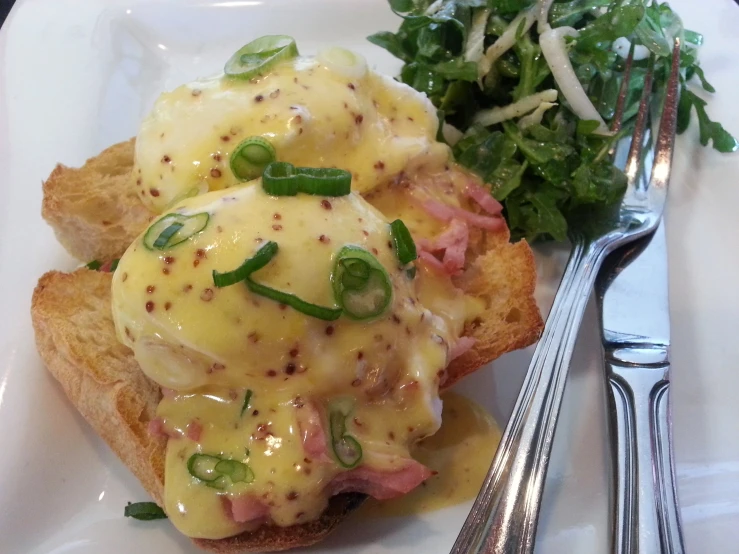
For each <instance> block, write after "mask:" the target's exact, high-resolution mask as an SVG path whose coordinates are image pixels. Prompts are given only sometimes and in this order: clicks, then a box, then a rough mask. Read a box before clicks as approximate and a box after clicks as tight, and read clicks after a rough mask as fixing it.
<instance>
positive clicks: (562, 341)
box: [451, 39, 681, 554]
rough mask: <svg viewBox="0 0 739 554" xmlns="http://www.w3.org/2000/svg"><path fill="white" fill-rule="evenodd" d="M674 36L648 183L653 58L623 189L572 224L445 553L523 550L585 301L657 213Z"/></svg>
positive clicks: (669, 137) (673, 114)
mask: <svg viewBox="0 0 739 554" xmlns="http://www.w3.org/2000/svg"><path fill="white" fill-rule="evenodd" d="M680 46H681V41H680V40H679V39H677V40H676V41H675V47H674V50H673V54H672V67H671V71H670V76H669V80H668V84H667V90H666V91H665V100H664V106H663V108H662V117H661V121H660V126H659V131H658V134H657V139H656V141H655V149H654V162H653V166H652V167H653V169H652V176H651V180H650V181H649V184H648V186H647V187H646V188H645V187H643V186H638V181H639V178H640V167H641V159H642V152H643V150H644V137H645V135H646V129H647V124H648V119H649V118H648V113H649V103H650V96H651V88H652V86H651V83H652V76H653V72H654V63H653V60H650V65H649V70H648V73H647V77H646V80H645V86H644V92H643V94H642V99H641V103H640V106H639V112H638V114H637V118H636V122H635V128H634V132H633V134H632V139H631V148H630V150H629V155H628V159H627V161H626V165H625V173H626V176H627V178H628V188H627V191H626V194H625V196H624V199H623V201H622V202H621V205H620V207H619V209H618V212H617V214H615V217H612V218H610V219H606V220H601V221H600V222H599V223H600V225H601V227H600V228H592V227H590V228H572V229H571V230H570V240H571V242H572V252H571V254H570V258H569V261H568V262H567V267H566V269H565V272H564V276H563V277H562V281H561V283H560V286H559V289H558V291H557V294H556V296H555V298H554V303H553V305H552V309H551V312H550V313H549V317H548V318H547V322H546V325H545V327H544V333H543V334H542V337H541V340H540V341H539V344H538V345H537V347H536V351H535V352H534V357H533V359H532V360H531V365H530V366H529V369H528V372H527V375H526V378H525V380H524V383H523V386H522V387H521V392H520V393H519V395H518V399H517V400H516V405H515V406H514V408H513V414H512V415H511V418H510V420H509V422H508V426H507V427H506V430H505V432H504V433H503V438H502V440H501V443H500V446H499V447H498V451H497V453H496V455H495V459H494V460H493V463H492V465H491V466H490V470H489V471H488V474H487V477H486V478H485V482H484V483H483V486H482V489H481V490H480V493H479V494H478V496H477V499H476V500H475V503H474V505H473V506H472V510H471V511H470V514H469V516H468V517H467V520H466V522H465V524H464V526H463V527H462V531H461V532H460V534H459V536H458V537H457V540H456V542H455V543H454V546H453V547H452V550H451V554H472V553H483V552H484V553H486V554H493V553H494V554H523V553H531V552H533V548H534V540H535V537H536V525H537V520H538V516H539V508H540V505H541V496H542V490H543V488H544V481H545V477H546V472H547V466H548V464H549V455H550V452H551V447H552V440H553V438H554V430H555V427H556V424H557V417H558V415H559V409H560V405H561V403H562V396H563V395H564V389H565V381H566V377H567V371H568V369H569V364H570V359H571V358H572V351H573V349H574V346H575V340H576V338H577V334H578V330H579V328H580V323H581V322H582V316H583V312H584V310H585V305H586V303H587V300H588V298H589V296H590V293H591V290H592V288H593V283H594V281H595V278H596V275H597V274H598V269H599V268H600V266H601V264H602V262H603V260H604V259H605V258H606V256H607V255H608V254H609V253H610V252H612V251H613V250H615V249H616V248H619V247H621V246H623V245H625V244H627V243H629V242H632V241H634V240H637V239H639V238H641V237H644V236H646V235H648V234H649V233H651V232H653V231H654V230H655V229H656V228H657V226H658V224H659V222H660V220H661V218H662V212H663V210H664V206H665V199H666V197H667V185H668V183H669V180H670V169H671V165H672V155H673V150H674V145H675V130H676V122H677V105H678V99H679V98H678V97H679V92H678V84H679V76H680V75H679V71H680ZM632 60H633V48H632V52H631V53H630V54H629V58H628V60H627V63H626V70H625V71H624V80H623V83H622V86H621V91H620V94H619V99H618V103H617V106H616V113H615V115H614V123H613V126H612V130H614V131H618V130H620V127H621V121H622V119H623V112H624V104H625V99H626V95H627V91H628V84H629V83H628V81H629V79H630V74H631V65H632Z"/></svg>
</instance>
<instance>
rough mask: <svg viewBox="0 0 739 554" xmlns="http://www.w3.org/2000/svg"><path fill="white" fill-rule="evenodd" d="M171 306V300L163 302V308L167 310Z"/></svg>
mask: <svg viewBox="0 0 739 554" xmlns="http://www.w3.org/2000/svg"><path fill="white" fill-rule="evenodd" d="M171 307H172V302H165V303H164V309H165V310H167V311H169V309H170V308H171Z"/></svg>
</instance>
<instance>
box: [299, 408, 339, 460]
mask: <svg viewBox="0 0 739 554" xmlns="http://www.w3.org/2000/svg"><path fill="white" fill-rule="evenodd" d="M296 413H297V417H298V428H299V429H300V435H301V436H302V439H303V449H304V450H305V453H306V455H307V456H308V457H310V458H313V459H316V460H319V461H330V460H331V456H330V455H329V450H328V439H327V437H326V432H325V431H324V429H323V419H322V417H321V412H320V410H319V409H318V406H316V405H315V404H314V403H313V402H306V403H305V404H304V405H303V407H302V408H298V409H297V410H296Z"/></svg>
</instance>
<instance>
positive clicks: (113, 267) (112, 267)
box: [109, 258, 121, 273]
mask: <svg viewBox="0 0 739 554" xmlns="http://www.w3.org/2000/svg"><path fill="white" fill-rule="evenodd" d="M119 263H121V259H120V258H116V259H115V260H113V261H112V262H111V263H110V271H109V273H113V272H114V271H115V270H116V269H118V264H119Z"/></svg>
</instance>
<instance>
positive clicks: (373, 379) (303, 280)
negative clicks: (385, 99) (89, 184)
mask: <svg viewBox="0 0 739 554" xmlns="http://www.w3.org/2000/svg"><path fill="white" fill-rule="evenodd" d="M171 213H172V214H173V215H172V216H171V217H170V216H169V214H168V215H165V216H163V217H165V218H166V217H169V218H170V219H169V220H168V221H169V222H168V223H167V225H166V226H165V225H164V224H159V227H162V228H164V230H163V231H159V230H158V231H157V232H156V233H154V234H155V235H156V234H158V235H159V236H160V237H161V235H162V234H167V233H166V232H165V231H167V229H170V228H171V227H173V226H174V227H176V231H175V232H180V231H182V229H184V228H185V226H186V225H187V224H188V222H190V221H193V220H197V221H199V222H201V223H202V222H205V225H204V226H202V225H201V223H198V225H192V226H190V227H188V229H189V230H188V231H187V239H186V240H184V241H180V240H179V239H176V240H173V241H172V237H175V234H171V235H170V236H168V237H165V238H166V240H164V241H160V243H159V246H157V245H156V242H157V241H156V240H155V241H153V242H152V241H151V240H150V239H151V233H150V232H145V233H144V234H142V236H141V237H139V239H137V240H136V241H135V242H134V244H132V246H131V247H130V248H129V250H128V251H127V252H126V254H125V255H124V256H123V257H122V259H121V261H120V264H119V266H118V269H117V271H116V272H115V275H114V278H113V288H112V293H113V316H114V321H115V323H116V328H117V332H118V334H119V338H120V340H121V341H122V342H123V343H124V344H126V345H128V346H130V347H131V348H132V349H133V351H134V354H135V356H136V360H137V361H138V363H139V365H140V366H141V368H142V370H143V371H144V372H145V373H146V374H147V375H148V376H149V377H150V378H151V379H153V380H154V381H156V382H157V383H159V384H160V385H161V386H162V387H163V390H164V398H163V399H162V401H161V403H160V406H159V409H158V418H157V420H156V421H155V422H153V426H154V427H155V429H154V431H158V432H160V433H163V434H165V435H167V436H168V437H169V440H168V446H167V456H166V470H165V506H164V508H165V510H166V512H167V514H168V515H169V517H170V518H171V520H172V521H173V523H174V524H175V525H176V526H177V527H178V528H179V529H180V530H181V531H182V532H183V533H185V534H187V535H189V536H192V537H202V538H222V537H227V536H230V535H233V534H236V533H239V532H241V531H243V530H245V529H250V528H253V527H255V526H258V525H260V524H262V523H264V522H270V523H272V524H276V525H282V526H288V525H294V524H297V523H303V522H307V521H311V520H313V519H316V518H317V517H318V516H319V515H320V514H321V513H322V511H323V510H324V509H325V508H326V506H327V504H328V500H329V498H330V496H331V495H332V494H336V493H339V492H342V491H361V492H365V493H367V494H371V495H372V496H374V497H378V498H390V497H396V496H400V495H402V494H404V493H405V492H408V491H409V490H411V489H413V488H415V487H416V486H418V485H419V484H420V483H421V482H423V481H424V480H426V479H427V478H428V477H429V476H430V475H431V470H429V469H428V468H427V467H425V466H424V465H423V463H419V462H418V461H416V460H414V459H413V457H412V455H411V453H410V451H409V448H410V447H411V446H412V445H413V444H415V443H416V442H417V441H418V440H420V439H422V438H424V437H428V436H430V435H433V434H434V433H435V432H436V431H437V430H438V428H439V426H440V424H441V418H440V416H441V403H440V401H439V397H438V387H439V383H440V381H441V379H442V377H443V375H444V370H445V368H446V366H447V364H448V362H449V355H450V351H451V348H452V345H453V344H454V343H455V341H456V340H457V339H458V337H459V336H460V335H461V334H462V332H463V329H464V324H465V320H466V319H467V315H466V314H467V313H468V302H467V300H466V297H465V295H464V294H462V293H461V292H460V291H459V290H457V289H455V288H454V287H453V286H452V283H451V281H450V279H449V277H448V276H446V275H443V274H439V273H436V272H433V271H429V270H428V269H421V270H420V271H418V272H416V273H415V274H414V275H410V274H409V272H408V271H407V269H406V268H407V264H402V263H401V262H400V261H399V259H398V250H397V247H396V244H395V243H394V240H393V234H392V227H391V225H390V221H388V220H387V219H386V218H385V217H384V216H383V215H382V214H381V213H380V212H378V211H377V210H376V209H375V208H374V207H372V205H370V204H369V203H368V202H366V201H365V200H363V199H362V197H361V196H360V195H358V194H356V193H353V192H352V193H350V194H346V195H344V196H341V197H331V198H327V197H320V196H314V195H309V194H296V195H294V196H279V197H278V196H271V195H269V194H267V193H266V192H265V191H264V189H263V187H262V185H261V183H260V182H259V181H256V182H252V183H248V184H245V185H241V186H238V187H233V188H230V189H228V190H222V191H214V192H210V193H206V194H203V195H200V196H197V197H193V198H189V199H186V200H184V201H182V202H181V203H180V204H178V205H177V206H176V207H175V208H174V209H173V211H172V212H171ZM203 214H204V215H203ZM156 225H157V223H156V222H155V223H154V226H156ZM147 236H149V237H150V239H149V240H146V237H147ZM270 244H273V245H274V247H273V248H272V251H271V252H270V255H269V257H267V258H265V259H264V260H262V262H260V263H259V264H257V265H258V269H257V270H254V271H251V272H250V273H249V277H248V278H247V279H246V280H245V282H239V281H238V280H230V279H226V280H225V281H223V282H221V283H220V284H221V285H222V286H216V282H215V281H214V276H215V277H218V276H221V277H223V275H224V274H225V275H228V273H229V272H232V271H234V270H235V269H236V268H239V267H240V266H243V264H244V263H245V260H250V259H254V258H255V254H256V253H258V252H260V251H262V250H261V249H263V248H265V245H270ZM342 260H349V262H347V263H346V264H344V266H342V267H343V269H342V270H341V271H345V272H348V273H347V276H348V277H347V279H346V283H349V284H350V285H351V284H352V283H354V282H355V281H357V282H361V280H362V279H365V280H367V281H371V280H372V279H373V277H372V276H373V275H377V276H378V277H377V278H379V276H382V279H383V281H382V282H383V283H386V284H382V285H377V286H376V287H375V288H374V289H373V288H371V287H370V288H369V289H367V290H370V291H372V290H375V291H376V293H372V295H371V296H372V298H370V299H361V300H360V299H357V298H355V299H353V300H351V301H347V300H346V299H345V298H344V296H343V295H342V299H343V300H342V301H343V307H342V303H341V302H339V303H338V304H337V291H336V290H335V287H334V285H335V283H334V284H332V275H337V274H338V275H339V276H341V272H340V271H339V270H338V269H337V268H338V267H339V266H340V263H341V262H342ZM250 281H253V282H256V283H259V284H260V285H261V286H262V287H264V288H269V289H270V290H276V291H280V292H281V293H283V294H289V295H292V296H293V297H295V298H299V299H300V301H301V302H303V303H304V304H310V305H313V306H321V307H327V308H329V309H333V308H335V307H336V306H337V305H338V306H339V307H342V309H341V310H340V314H338V316H340V317H337V318H334V319H333V320H331V321H327V320H326V319H325V318H324V319H322V318H320V317H313V316H311V314H312V313H313V312H312V311H310V310H303V311H301V310H298V309H295V308H294V307H293V306H292V305H290V304H289V303H281V302H280V301H275V300H274V299H273V298H272V297H268V296H265V295H264V294H259V290H260V289H257V290H256V291H255V289H253V288H252V287H250V286H249V283H250ZM346 283H345V284H346ZM350 288H351V287H350ZM342 294H343V293H342ZM427 302H428V305H426V303H427ZM336 309H338V308H336ZM314 315H315V314H314ZM419 452H420V453H421V454H422V453H423V449H421V450H420V451H419Z"/></svg>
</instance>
